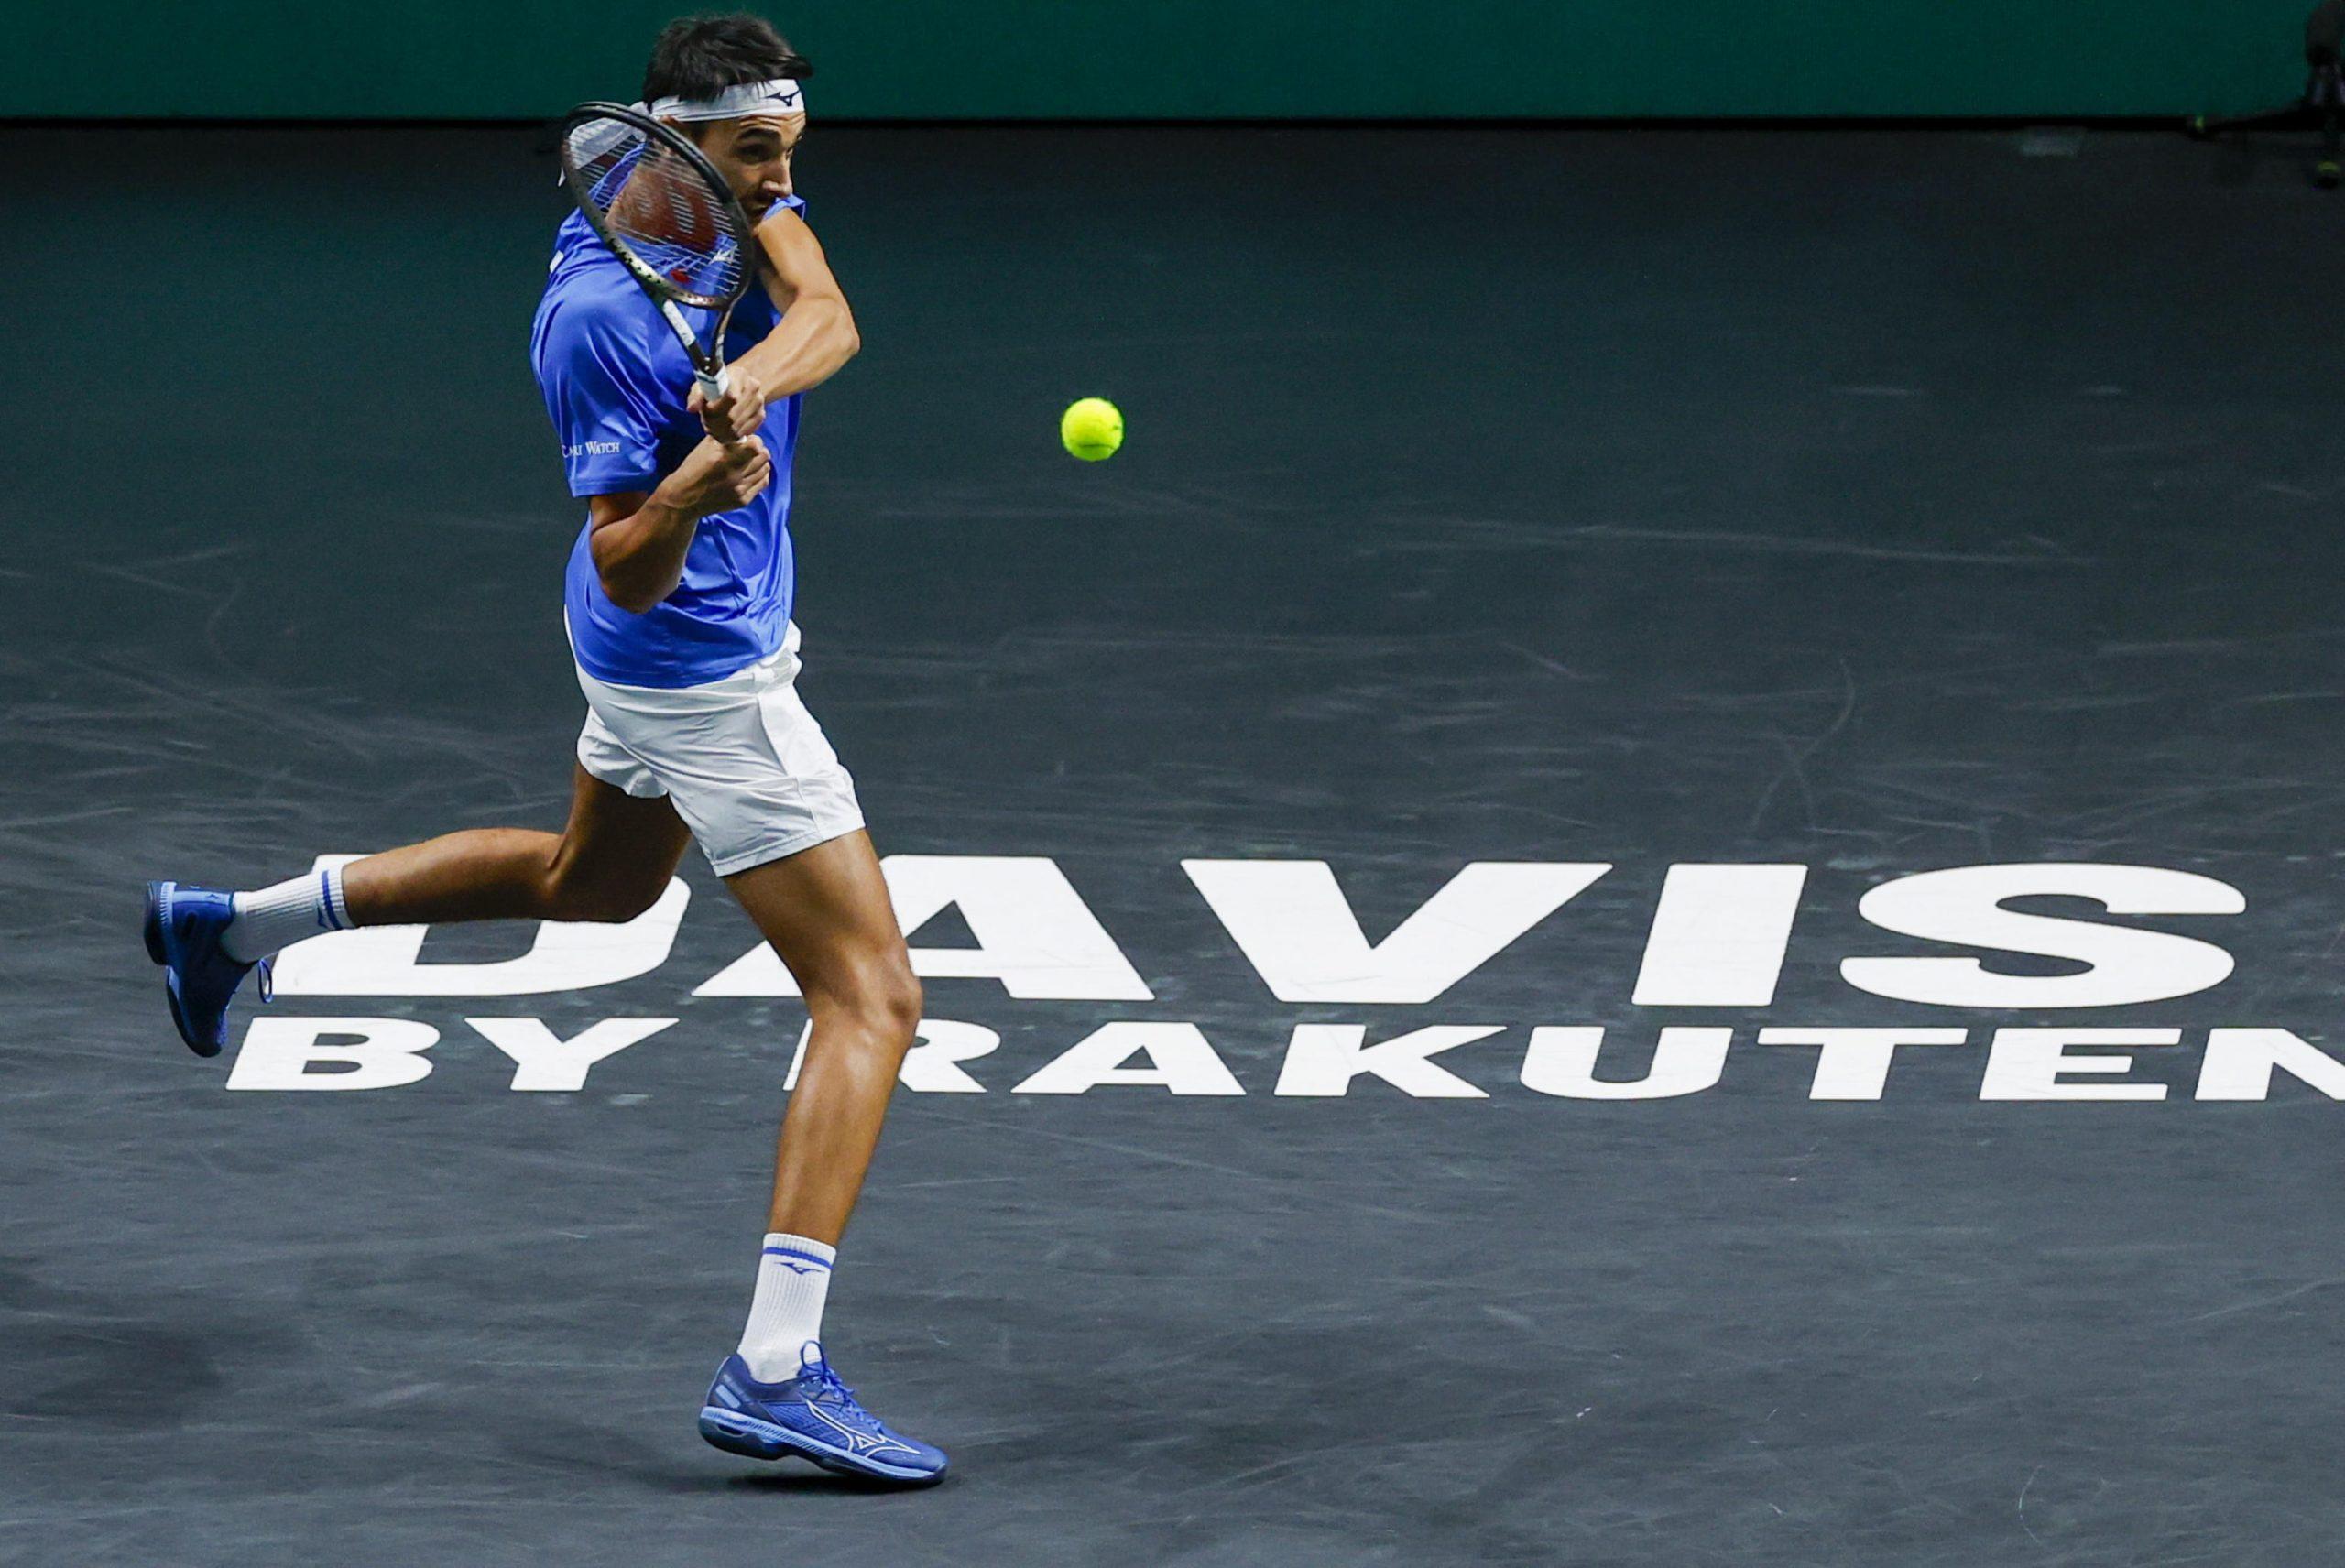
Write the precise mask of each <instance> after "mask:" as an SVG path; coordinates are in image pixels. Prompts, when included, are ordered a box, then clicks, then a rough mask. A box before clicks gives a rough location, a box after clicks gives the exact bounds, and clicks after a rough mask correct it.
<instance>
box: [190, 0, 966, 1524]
mask: <svg viewBox="0 0 2345 1568" xmlns="http://www.w3.org/2000/svg"><path fill="white" fill-rule="evenodd" d="M810 73H811V71H810V68H809V66H808V65H807V63H806V61H805V60H802V58H800V57H799V56H798V54H797V53H796V52H795V51H794V50H792V49H791V47H790V45H789V44H788V43H787V42H786V41H784V40H783V38H781V37H780V34H778V33H777V32H775V31H774V29H773V28H772V27H771V26H769V24H768V23H766V22H765V21H763V20H762V19H760V18H758V17H756V16H713V17H695V18H691V19H688V20H682V21H678V22H675V23H672V24H671V25H670V26H669V27H668V28H667V29H666V30H665V31H664V32H662V33H661V34H660V39H659V42H658V43H657V44H656V45H655V46H654V48H653V49H652V53H651V61H650V65H649V69H648V70H647V71H645V74H644V82H643V98H644V104H645V105H646V106H648V112H649V114H651V115H652V116H653V117H654V118H656V119H661V120H667V121H671V122H673V123H675V124H676V125H678V126H679V127H680V128H681V129H682V131H683V132H684V133H685V134H687V135H689V136H691V137H692V139H693V142H694V143H695V144H696V145H697V146H698V147H700V149H701V150H702V151H703V152H704V154H706V155H707V157H708V158H709V160H710V161H711V162H712V163H713V164H714V166H715V167H716V169H718V171H719V172H720V173H721V174H722V175H723V176H724V177H725V180H727V182H728V183H729V184H730V185H731V187H732V189H733V191H735V193H736V195H737V196H738V197H739V198H740V201H741V203H742V205H743V207H744V208H745V210H746V211H747V213H748V215H749V217H750V220H751V222H752V223H755V225H756V229H755V236H756V240H757V243H758V248H759V249H760V250H761V251H762V253H763V254H762V257H761V260H762V263H763V266H762V269H761V271H762V277H761V280H760V285H759V286H758V287H753V288H752V289H750V291H749V293H748V294H747V297H746V298H744V299H742V301H741V302H740V304H739V305H738V306H737V307H736V309H735V310H734V312H733V318H732V321H731V325H730V330H729V333H728V336H727V339H726V342H725V345H724V346H725V359H726V360H727V361H728V362H729V365H730V383H729V386H728V387H727V390H726V392H725V396H723V397H719V398H716V399H714V401H710V400H707V399H705V398H704V397H703V396H702V394H701V393H700V392H699V391H698V390H697V389H696V388H695V387H694V383H693V367H692V365H691V362H690V360H689V359H688V357H687V356H686V354H685V353H684V351H683V349H682V345H681V344H680V343H678V342H677V341H676V339H675V337H674V336H673V334H672V333H671V332H670V330H669V329H668V327H667V326H666V324H665V323H664V322H663V321H661V319H660V315H659V313H658V310H657V309H656V307H655V306H654V305H653V304H652V303H651V301H650V300H649V299H648V298H647V297H646V296H645V294H644V293H643V291H642V290H641V289H638V287H637V285H636V283H635V281H634V280H633V278H630V277H629V276H628V274H627V272H626V271H625V270H624V268H623V267H621V266H620V264H619V262H618V260H617V259H616V257H615V256H613V255H612V254H611V252H610V251H609V249H608V248H606V247H605V245H603V244H602V242H601V241H600V240H598V239H597V238H596V237H595V235H594V232H593V231H592V230H591V229H590V228H589V227H588V225H587V224H586V223H585V221H584V218H582V217H580V216H579V215H577V214H574V213H573V215H572V216H571V217H570V218H569V219H568V220H567V221H566V222H564V223H562V227H561V229H560V231H559V233H558V234H556V236H555V240H554V253H553V264H552V269H551V276H550V278H548V281H547V284H546V289H545V295H544V298H543V299H542V300H541V301H540V304H539V306H538V312H537V320H536V322H535V325H534V327H533V329H532V332H531V336H530V349H531V353H532V354H533V356H534V358H535V361H536V365H537V374H538V381H539V385H540V387H541V388H542V390H543V391H544V394H545V402H546V408H547V411H548V412H549V413H550V414H551V415H552V417H553V423H554V428H555V430H556V432H557V433H558V435H559V436H560V439H561V445H562V462H563V465H564V468H565V470H566V472H567V474H568V476H569V481H570V490H571V494H572V495H575V496H578V497H581V498H583V499H584V501H585V503H586V519H585V526H584V528H582V530H581V531H580V533H579V536H578V540H577V543H576V545H575V547H574V548H573V550H572V551H571V556H570V568H569V575H568V582H567V588H566V593H565V609H566V612H567V617H568V622H569V632H570V643H571V648H572V651H573V654H574V655H575V657H576V661H577V666H578V683H579V685H580V687H581V688H583V689H584V692H585V696H586V709H587V712H586V722H585V727H584V730H583V731H582V732H581V734H580V735H579V737H578V762H577V767H576V769H575V771H574V774H573V786H572V796H571V806H570V820H569V822H568V824H567V825H566V826H565V827H564V828H563V830H562V833H560V834H558V835H557V834H554V833H536V832H530V831H529V830H526V829H521V828H485V829H475V830H473V831H470V832H465V833H450V834H448V835H446V836H445V837H442V838H435V839H432V840H430V841H429V842H427V843H423V844H409V845H408V846H407V847H406V848H404V849H394V850H390V851H387V852H386V853H384V854H381V855H370V856H367V857H366V858H365V859H363V860H357V861H354V862H351V863H350V864H349V865H347V866H344V867H342V868H341V869H339V870H327V871H319V872H312V873H311V874H308V875H305V876H300V877H294V878H292V879H291V880H290V881H287V882H281V883H279V884H278V885H277V886H275V887H264V888H261V889H259V890H258V891H256V892H240V893H228V892H221V891H214V890H212V889H207V888H201V887H188V886H184V885H182V884H179V883H174V882H158V883H153V884H150V885H149V887H148V889H147V921H146V939H147V950H148V952H149V953H150V955H151V956H152V957H153V958H154V959H155V961H156V962H157V963H158V964H162V965H164V967H165V970H166V975H167V980H166V990H167V994H168V996H169V1004H170V1012H171V1018H172V1021H173V1022H174V1023H175V1024H176V1025H177V1026H178V1028H179V1031H180V1038H181V1039H183V1040H186V1042H187V1043H188V1045H189V1046H191V1048H192V1049H193V1050H194V1051H196V1053H197V1054H199V1055H202V1056H212V1055H215V1054H217V1053H218V1051H220V1050H221V1048H222V1047H223V1046H224V1044H225V1043H226V1040H227V1012H228V1007H229V1003H230V1002H231V1000H232V999H233V998H234V997H235V994H236V991H237V988H238V987H239V986H240V985H242V984H243V982H244V980H245V975H247V974H249V973H250V972H251V971H252V970H253V969H254V968H255V967H256V966H261V967H262V975H261V984H262V985H263V987H264V990H265V989H266V985H267V969H266V965H267V961H268V958H269V955H270V954H272V953H276V952H277V951H278V949H279V948H281V947H284V946H285V945H287V944H288V943H290V942H297V941H299V940H300V939H301V938H303V937H309V936H314V935H317V934H318V933H320V932H322V931H341V930H344V929H345V928H347V927H352V926H369V925H398V924H420V923H427V922H430V923H437V922H441V921H449V920H631V919H633V918H634V917H636V916H637V915H639V914H641V913H643V912H644V911H645V910H646V909H649V908H650V907H651V905H652V903H653V902H654V901H655V900H656V899H657V898H659V897H660V893H661V892H662V891H663V890H664V889H665V888H666V887H667V885H668V880H669V877H670V876H671V874H672V873H673V872H674V871H675V869H676V866H677V863H678V861H679V860H680V859H681V858H682V855H683V852H684V847H685V844H686V841H687V840H688V839H689V840H695V841H697V842H698V843H699V844H700V847H701V849H702V851H703V852H704V854H705V855H707V856H708V859H709V863H710V865H711V866H713V867H714V870H715V872H716V874H717V875H718V876H719V877H723V878H724V879H725V885H726V886H727V887H731V888H732V890H733V892H734V895H735V896H736V898H739V899H740V901H741V904H742V907H743V908H745V909H747V911H748V913H749V917H750V919H752V920H755V921H756V922H757V925H758V930H759V931H762V932H763V933H764V935H765V937H766V940H767V941H768V942H771V943H772V944H773V947H774V951H775V952H776V953H779V954H780V956H781V959H782V961H783V963H785V964H788V965H789V967H790V972H791V975H793V976H795V977H796V979H797V981H798V985H799V988H800V990H801V991H802V993H803V995H804V996H805V999H806V1006H807V1010H808V1011H809V1013H810V1014H811V1015H812V1018H813V1032H812V1035H811V1038H810V1039H809V1040H808V1041H807V1045H806V1053H805V1061H804V1062H803V1065H802V1068H801V1069H800V1073H799V1080H798V1085H797V1088H796V1091H795V1092H794V1093H793V1094H791V1098H790V1105H789V1110H788V1112H787V1114H786V1115H785V1116H784V1117H783V1120H782V1126H781V1137H780V1146H779V1150H778V1153H777V1156H776V1160H775V1170H774V1183H773V1202H772V1208H771V1212H770V1215H769V1221H768V1228H769V1234H768V1235H767V1236H766V1238H765V1241H764V1244H763V1247H762V1248H761V1251H760V1255H759V1258H758V1275H757V1287H756V1293H755V1295H754V1297H753V1299H752V1301H751V1302H750V1307H749V1317H748V1324H747V1328H746V1329H745V1330H744V1331H743V1333H742V1335H741V1339H740V1344H739V1347H738V1348H737V1349H736V1351H735V1353H734V1354H733V1355H732V1356H728V1357H726V1358H725V1363H724V1365H723V1366H722V1367H719V1368H718V1371H717V1375H716V1379H715V1382H714V1384H713V1385H712V1386H711V1388H709V1391H708V1397H707V1399H705V1400H704V1403H703V1409H702V1410H701V1415H700V1430H701V1432H702V1435H704V1437H706V1438H707V1440H708V1441H709V1442H711V1443H714V1444H715V1445H716V1446H718V1447H720V1448H724V1449H727V1450H730V1451H731V1452H734V1453H737V1454H751V1455H755V1456H757V1457H759V1458H766V1459H776V1458H780V1457H782V1456H783V1455H785V1454H798V1455H801V1456H803V1457H805V1458H809V1459H812V1460H813V1461H814V1462H815V1463H816V1464H818V1465H823V1466H824V1467H826V1468H829V1469H832V1470H837V1471H842V1472H846V1473H851V1474H856V1475H866V1476H871V1477H876V1478H878V1479H882V1480H886V1481H893V1482H903V1483H912V1484H920V1483H926V1482H932V1481H935V1480H938V1479H940V1478H941V1477H942V1476H943V1474H944V1467H945V1457H944V1455H943V1454H942V1453H940V1452H939V1451H938V1450H936V1449H935V1448H933V1447H931V1446H929V1445H928V1444H926V1443H917V1442H914V1441H912V1440H911V1439H910V1438H905V1437H900V1436H899V1435H897V1434H896V1433H895V1432H890V1431H889V1429H888V1428H887V1427H885V1426H883V1425H882V1424H881V1423H880V1422H879V1421H878V1419H876V1418H875V1417H873V1416H872V1415H871V1414H870V1413H869V1412H868V1411H867V1410H864V1409H863V1407H862V1406H861V1405H860V1404H859V1403H858V1402H857V1401H856V1398H855V1396H854V1393H853V1391H852V1390H851V1389H849V1388H846V1387H845V1385H844V1384H842V1383H841V1382H840V1381H839V1379H838V1377H837V1376H836V1375H835V1374H834V1372H833V1371H832V1369H831V1367H830V1363H829V1360H828V1358H827V1357H826V1356H825V1355H824V1354H823V1347H822V1333H823V1301H824V1299H825V1297H826V1295H827V1293H828V1290H829V1287H830V1281H831V1271H832V1269H833V1267H834V1264H835V1262H836V1260H837V1253H836V1248H837V1246H838V1242H839V1236H840V1234H841V1232H843V1231H844V1230H845V1227H846V1222H847V1216H848V1214H849V1213H850V1212H851V1211H852V1210H853V1209H854V1207H855V1201H856V1193H857V1192H858V1191H859V1190H860V1189H861V1188H862V1185H863V1178H864V1171H865V1170H866V1168H867V1166H868V1164H869V1162H870V1160H871V1151H872V1149H873V1146H874V1145H875V1144H876V1143H877V1142H878V1138H879V1126H880V1120H881V1117H882V1116H884V1115H885V1113H886V1111H887V1106H888V1097H889V1093H890V1091H891V1090H892V1089H893V1088H894V1086H895V1083H896V1072H897V1068H898V1066H899V1064H900V1062H901V1061H902V1060H903V1056H904V1052H905V1051H907V1050H908V1049H909V1048H910V1046H911V1040H912V1033H913V1028H914V1025H915V1024H916V1023H917V1021H918V1020H919V1018H920V1012H921V987H920V982H919V981H918V980H917V979H916V978H915V977H914V976H913V975H912V971H911V961H910V958H909V956H908V954H907V953H906V952H905V948H904V939H903V935H902V932H901V931H900V930H899V929H898V927H897V923H896V917H895V911H894V909H893V906H892V905H891V904H890V902H889V895H888V887H887V884H886V882H885V881H884V880H883V879H882V878H881V876H880V871H879V862H878V857H877V856H876V855H874V853H873V851H872V847H871V841H870V838H869V837H868V836H867V834H866V833H865V832H864V822H863V813H862V810H861V808H860V807H859V806H858V805H857V803H856V793H855V783H854V780H853V779H850V778H849V777H848V775H847V771H846V769H845V768H844V767H842V766H840V763H839V760H838V757H837V756H836V755H835V754H834V752H833V751H832V749H831V746H830V743H829V742H828V741H826V740H825V739H824V738H823V730H822V726H821V725H820V724H816V723H815V722H814V718H813V714H811V713H808V712H807V711H806V705H805V703H804V702H801V701H800V700H799V697H798V692H797V690H796V686H795V683H794V678H795V677H796V675H797V673H798V669H799V653H798V649H799V638H798V628H797V627H796V626H794V625H792V624H791V618H790V611H791V595H792V590H793V587H794V581H793V578H794V574H793V572H792V564H791V544H790V532H789V528H788V518H789V513H790V470H791V452H792V449H793V447H794V446H795V444H796V441H797V437H798V414H799V399H800V397H801V396H802V394H804V393H805V392H806V391H807V390H808V389H809V388H810V387H817V386H820V385H821V384H822V383H823V381H825V380H827V379H829V378H830V376H832V375H834V373H835V372H836V371H837V370H838V369H839V367H840V366H841V365H845V363H846V362H847V361H848V360H849V359H850V358H852V357H854V355H855V354H856V350H857V349H858V348H859V347H860V340H859V339H858V337H857V336H856V326H855V318H854V316H853V314H852V313H851V312H850V311H849V310H848V309H847V303H846V299H845V295H844V294H842V293H841V292H840V289H839V285H838V282H837V280H836V279H835V278H833V277H832V275H831V269H830V267H829V266H828V264H827V263H826V262H825V261H824V259H823V247H822V246H821V245H818V244H816V243H815V239H814V234H813V231H812V230H811V229H809V228H808V227H807V226H806V222H805V219H804V217H803V215H802V213H803V210H804V203H803V202H802V201H801V200H800V199H799V197H798V196H797V194H796V193H795V191H793V190H792V188H791V158H792V156H793V155H794V154H795V152H796V151H797V149H798V147H799V145H800V143H801V141H802V139H803V137H804V136H805V134H806V107H805V101H804V96H803V90H802V86H801V83H802V82H803V81H804V80H805V78H806V77H807V76H808V75H809V74H810ZM739 438H747V439H739ZM728 443H729V444H728Z"/></svg>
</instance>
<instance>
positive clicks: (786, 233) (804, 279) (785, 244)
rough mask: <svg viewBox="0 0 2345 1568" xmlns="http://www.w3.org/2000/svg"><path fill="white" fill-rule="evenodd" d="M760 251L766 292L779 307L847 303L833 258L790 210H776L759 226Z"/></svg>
mask: <svg viewBox="0 0 2345 1568" xmlns="http://www.w3.org/2000/svg"><path fill="white" fill-rule="evenodd" d="M758 249H759V250H761V251H763V252H764V253H765V261H766V266H765V284H766V293H767V294H768V296H769V297H770V298H771V299H772V300H773V302H774V304H775V306H776V307H778V308H779V309H780V310H789V309H790V307H791V306H792V305H793V304H795V303H797V302H798V301H799V300H801V299H835V300H837V301H838V302H839V304H840V305H842V306H844V305H845V303H846V294H845V290H843V289H840V288H839V280H838V279H837V278H835V277H834V276H833V275H832V273H831V263H830V259H829V258H828V257H827V256H823V244H822V242H821V241H820V240H818V239H816V238H815V237H814V231H813V230H812V229H810V228H808V227H807V226H806V220H805V219H803V218H802V217H800V216H799V215H798V214H797V213H796V212H791V210H790V209H789V208H787V207H776V208H775V209H774V210H773V211H772V212H769V213H767V214H766V217H765V221H764V222H763V223H759V224H758Z"/></svg>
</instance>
